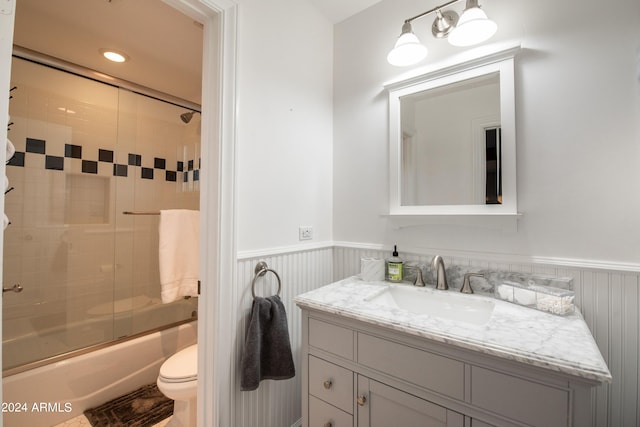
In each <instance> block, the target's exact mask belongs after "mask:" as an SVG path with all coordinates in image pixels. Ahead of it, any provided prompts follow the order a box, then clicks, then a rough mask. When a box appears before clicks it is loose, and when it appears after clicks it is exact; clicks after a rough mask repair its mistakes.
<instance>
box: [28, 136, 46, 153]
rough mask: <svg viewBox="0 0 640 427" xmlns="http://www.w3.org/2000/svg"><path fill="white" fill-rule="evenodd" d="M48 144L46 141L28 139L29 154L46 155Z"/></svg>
mask: <svg viewBox="0 0 640 427" xmlns="http://www.w3.org/2000/svg"><path fill="white" fill-rule="evenodd" d="M46 144H47V142H46V141H45V140H44V139H35V138H27V150H26V151H27V153H38V154H44V153H45V149H46Z"/></svg>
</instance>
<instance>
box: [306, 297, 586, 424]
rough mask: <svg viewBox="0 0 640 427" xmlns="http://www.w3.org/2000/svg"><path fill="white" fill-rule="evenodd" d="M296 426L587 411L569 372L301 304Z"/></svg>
mask: <svg viewBox="0 0 640 427" xmlns="http://www.w3.org/2000/svg"><path fill="white" fill-rule="evenodd" d="M302 319H303V332H302V345H303V348H302V388H303V389H302V392H303V397H302V401H303V405H302V406H303V408H302V409H303V413H302V420H303V424H302V425H303V427H342V426H352V427H395V426H398V427H400V426H402V427H411V426H416V427H417V426H420V427H423V426H429V427H431V426H443V427H452V426H456V427H491V426H495V427H500V426H520V427H524V426H539V427H561V426H562V427H569V426H580V427H582V426H583V425H590V424H588V423H586V422H585V420H587V419H588V417H589V414H590V411H591V407H590V405H591V402H590V399H591V398H590V396H591V393H590V388H591V386H592V385H593V384H590V383H589V381H588V380H584V381H582V380H581V379H579V378H573V377H571V376H569V375H566V374H562V373H559V372H553V371H550V370H547V369H543V368H540V367H535V366H530V365H527V364H525V363H518V362H516V361H513V360H505V359H501V358H499V357H494V356H491V355H487V354H481V353H478V352H475V351H473V350H469V349H465V348H460V347H455V346H451V345H447V344H444V343H440V342H435V341H432V340H428V339H424V338H420V337H417V336H412V335H409V334H406V333H404V332H400V331H394V330H393V329H392V326H390V327H386V326H384V325H373V324H370V323H367V322H363V321H360V320H356V319H351V318H346V317H343V316H340V315H333V314H329V313H326V312H323V311H319V310H318V311H316V310H310V309H307V308H303V310H302Z"/></svg>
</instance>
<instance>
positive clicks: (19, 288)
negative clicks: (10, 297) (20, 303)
mask: <svg viewBox="0 0 640 427" xmlns="http://www.w3.org/2000/svg"><path fill="white" fill-rule="evenodd" d="M23 289H24V288H23V287H22V286H20V285H19V284H18V283H16V284H15V285H13V286H12V287H10V288H2V293H3V294H4V293H5V292H15V293H20V292H22V290H23Z"/></svg>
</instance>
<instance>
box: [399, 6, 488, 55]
mask: <svg viewBox="0 0 640 427" xmlns="http://www.w3.org/2000/svg"><path fill="white" fill-rule="evenodd" d="M459 1H460V0H451V1H449V2H447V3H444V4H442V5H440V6H438V7H434V8H433V9H430V10H428V11H426V12H423V13H421V14H419V15H416V16H414V17H412V18H409V19H406V20H405V21H404V24H403V25H402V32H401V34H400V37H398V40H397V41H396V44H395V46H394V47H393V49H392V50H391V52H389V54H388V55H387V61H388V62H389V63H390V64H391V65H396V66H399V67H404V66H407V65H413V64H416V63H418V62H420V61H422V60H423V59H424V58H425V57H426V56H427V48H426V46H424V45H423V44H422V43H420V40H418V37H417V36H416V35H415V34H414V33H413V30H412V28H411V21H413V20H415V19H418V18H422V17H423V16H426V15H429V14H430V13H434V12H435V13H436V19H435V20H434V21H433V25H432V26H431V33H432V34H433V36H434V37H435V38H438V39H441V38H448V39H449V43H450V44H452V45H454V46H471V45H474V44H478V43H482V42H483V41H486V40H488V39H489V38H491V36H493V35H494V34H495V32H496V31H497V29H498V26H497V25H496V23H495V22H493V21H492V20H490V19H489V18H488V17H487V14H486V13H484V11H483V10H482V9H480V6H479V5H478V0H466V6H465V9H464V11H463V12H462V16H460V17H458V14H457V13H456V12H454V11H451V10H448V11H443V10H442V9H443V8H445V7H447V6H450V5H452V4H454V3H457V2H459Z"/></svg>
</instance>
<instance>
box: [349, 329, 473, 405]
mask: <svg viewBox="0 0 640 427" xmlns="http://www.w3.org/2000/svg"><path fill="white" fill-rule="evenodd" d="M358 363H360V364H362V365H365V366H368V367H370V368H373V369H376V370H378V371H380V372H384V373H387V374H389V375H393V376H394V377H396V378H399V379H401V380H405V381H408V382H410V383H413V384H415V385H418V386H420V387H424V388H426V389H429V390H433V391H436V392H438V393H441V394H444V395H447V396H451V397H455V398H457V399H460V400H463V399H464V363H462V362H458V361H457V360H452V359H449V358H446V357H442V356H438V355H436V354H433V353H429V352H426V351H423V350H418V349H415V348H412V347H408V346H405V345H402V344H399V343H395V342H391V341H387V340H384V339H381V338H376V337H373V336H371V335H366V334H361V333H359V334H358Z"/></svg>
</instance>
